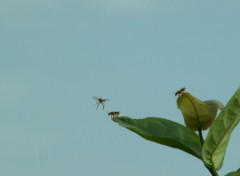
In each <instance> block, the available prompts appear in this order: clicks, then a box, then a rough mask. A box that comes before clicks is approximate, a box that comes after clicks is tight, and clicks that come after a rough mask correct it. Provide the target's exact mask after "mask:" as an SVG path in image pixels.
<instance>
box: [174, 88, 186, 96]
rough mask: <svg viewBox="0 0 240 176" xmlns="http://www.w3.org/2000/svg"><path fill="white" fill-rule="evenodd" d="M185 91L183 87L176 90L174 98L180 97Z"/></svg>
mask: <svg viewBox="0 0 240 176" xmlns="http://www.w3.org/2000/svg"><path fill="white" fill-rule="evenodd" d="M185 90H186V88H185V87H183V88H181V89H180V90H178V91H177V92H176V93H175V96H177V95H178V96H180V95H181V94H182V93H183V92H184V91H185Z"/></svg>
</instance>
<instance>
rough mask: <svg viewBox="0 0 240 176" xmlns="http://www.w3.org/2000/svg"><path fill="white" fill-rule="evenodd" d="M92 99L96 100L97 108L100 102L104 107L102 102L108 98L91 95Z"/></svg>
mask: <svg viewBox="0 0 240 176" xmlns="http://www.w3.org/2000/svg"><path fill="white" fill-rule="evenodd" d="M93 99H95V100H97V103H96V105H97V109H98V106H99V105H100V104H101V105H102V107H103V109H104V103H105V102H106V101H108V100H109V99H108V98H99V97H93Z"/></svg>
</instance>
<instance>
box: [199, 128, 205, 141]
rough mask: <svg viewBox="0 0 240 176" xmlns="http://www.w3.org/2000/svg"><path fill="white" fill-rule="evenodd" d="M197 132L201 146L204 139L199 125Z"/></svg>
mask: <svg viewBox="0 0 240 176" xmlns="http://www.w3.org/2000/svg"><path fill="white" fill-rule="evenodd" d="M198 134H199V138H200V142H201V146H203V143H204V139H203V135H202V130H201V127H200V128H198Z"/></svg>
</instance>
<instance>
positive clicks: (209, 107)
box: [177, 92, 223, 131]
mask: <svg viewBox="0 0 240 176" xmlns="http://www.w3.org/2000/svg"><path fill="white" fill-rule="evenodd" d="M177 105H178V108H179V109H180V111H181V112H182V114H183V117H184V121H185V124H186V126H187V127H188V128H189V129H191V130H193V131H196V130H199V129H201V130H206V129H208V128H209V127H210V125H211V124H212V122H213V121H214V119H215V117H216V115H217V111H218V109H221V108H222V107H223V105H222V103H221V102H219V101H216V100H208V101H201V100H199V99H197V98H196V97H194V96H192V95H191V94H190V93H187V92H184V93H182V94H181V96H179V97H178V99H177Z"/></svg>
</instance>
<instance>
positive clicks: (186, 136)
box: [113, 117, 202, 159]
mask: <svg viewBox="0 0 240 176" xmlns="http://www.w3.org/2000/svg"><path fill="white" fill-rule="evenodd" d="M113 120H114V121H115V122H117V123H118V124H119V125H120V126H122V127H125V128H127V129H129V130H131V131H133V132H135V133H137V134H138V135H140V136H141V137H143V138H145V139H147V140H150V141H152V142H156V143H159V144H162V145H166V146H169V147H173V148H177V149H180V150H182V151H185V152H187V153H189V154H191V155H193V156H195V157H197V158H199V159H201V158H202V156H201V144H200V140H199V137H198V135H197V134H196V133H194V132H193V131H191V130H189V129H187V128H186V127H185V126H183V125H181V124H178V123H176V122H173V121H170V120H167V119H163V118H157V117H148V118H144V119H132V118H129V117H118V118H115V119H113Z"/></svg>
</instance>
